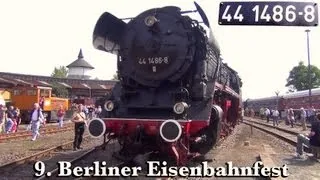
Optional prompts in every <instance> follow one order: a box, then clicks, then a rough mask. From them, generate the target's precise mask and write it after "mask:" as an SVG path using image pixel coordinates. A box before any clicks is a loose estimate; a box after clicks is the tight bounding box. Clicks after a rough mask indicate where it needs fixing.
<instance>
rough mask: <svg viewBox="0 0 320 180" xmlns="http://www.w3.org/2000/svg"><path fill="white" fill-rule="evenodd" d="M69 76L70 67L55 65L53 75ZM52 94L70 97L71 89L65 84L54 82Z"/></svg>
mask: <svg viewBox="0 0 320 180" xmlns="http://www.w3.org/2000/svg"><path fill="white" fill-rule="evenodd" d="M67 76H68V69H67V68H66V67H65V66H60V67H55V68H54V70H53V72H52V74H51V77H54V78H67ZM52 94H54V95H55V96H58V97H68V95H69V91H68V89H67V88H66V87H65V86H63V85H61V84H59V83H57V82H54V83H52Z"/></svg>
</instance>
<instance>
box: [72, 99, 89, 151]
mask: <svg viewBox="0 0 320 180" xmlns="http://www.w3.org/2000/svg"><path fill="white" fill-rule="evenodd" d="M86 119H87V118H86V114H85V113H84V112H83V105H82V104H79V105H78V106H77V109H76V111H75V112H74V114H73V116H72V122H74V141H73V150H74V151H76V150H78V149H82V148H81V142H82V136H83V133H84V130H85V126H86Z"/></svg>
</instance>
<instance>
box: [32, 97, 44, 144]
mask: <svg viewBox="0 0 320 180" xmlns="http://www.w3.org/2000/svg"><path fill="white" fill-rule="evenodd" d="M43 121H44V116H43V114H42V110H41V108H40V106H39V104H38V103H34V108H33V110H32V111H31V114H30V124H31V129H32V141H35V140H36V139H37V137H38V136H39V135H40V133H39V128H40V124H41V123H42V122H43Z"/></svg>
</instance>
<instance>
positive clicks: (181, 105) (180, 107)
mask: <svg viewBox="0 0 320 180" xmlns="http://www.w3.org/2000/svg"><path fill="white" fill-rule="evenodd" d="M187 108H188V104H187V103H185V102H178V103H176V104H175V105H174V106H173V111H174V112H175V113H176V114H182V113H184V112H185V110H186V109H187Z"/></svg>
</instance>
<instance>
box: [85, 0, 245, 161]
mask: <svg viewBox="0 0 320 180" xmlns="http://www.w3.org/2000/svg"><path fill="white" fill-rule="evenodd" d="M195 5H196V8H197V11H196V12H198V13H199V14H200V15H201V17H202V20H203V22H202V23H204V24H205V25H206V26H207V27H208V28H209V29H210V25H209V22H208V19H207V17H206V15H205V13H204V12H203V10H202V9H201V8H200V6H199V5H198V4H197V3H195ZM191 12H195V11H181V9H180V8H178V7H175V6H167V7H162V8H154V9H149V10H147V11H144V12H142V13H141V14H139V15H138V16H136V17H135V18H132V19H131V20H130V21H129V22H128V23H125V22H124V21H123V20H121V19H118V18H117V17H115V16H113V15H112V14H110V13H108V12H105V13H104V14H102V15H101V17H100V18H99V20H98V21H97V24H96V26H95V29H94V33H93V45H94V47H95V48H97V49H99V50H102V51H106V52H109V53H113V54H116V55H117V57H118V58H117V64H118V71H117V73H118V77H119V82H118V83H117V84H116V85H115V86H114V88H113V90H112V93H111V94H110V95H109V96H108V97H105V98H104V100H103V105H102V106H103V107H104V111H103V118H102V119H93V120H91V121H90V122H89V132H90V134H91V135H92V136H93V137H101V136H104V137H105V138H109V139H112V138H116V139H118V141H119V143H120V145H121V146H122V149H121V150H120V152H119V156H122V157H126V158H128V157H130V158H134V157H135V156H137V155H138V154H143V153H147V152H152V151H153V152H154V151H160V152H166V153H169V154H171V155H173V156H174V157H175V158H176V161H177V163H178V164H185V163H186V162H187V161H188V159H190V158H192V157H194V156H197V155H198V154H199V153H200V154H204V153H206V152H208V151H209V150H210V149H211V148H212V147H213V146H214V145H215V144H216V142H217V141H218V140H219V138H220V135H222V134H224V135H226V134H227V133H228V131H230V130H229V129H230V128H229V127H231V126H234V125H235V122H236V119H237V118H238V108H239V102H240V96H239V94H240V85H239V78H238V75H237V73H236V72H235V71H234V70H232V69H231V68H230V67H228V66H227V65H225V64H223V63H222V59H221V58H220V50H219V47H218V45H217V43H216V42H215V39H214V38H213V35H212V31H211V29H210V30H209V31H210V33H209V36H208V35H207V32H206V30H205V29H204V28H203V27H202V25H201V23H200V22H198V21H197V20H194V19H191V18H190V17H189V16H187V15H185V14H187V13H191Z"/></svg>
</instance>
